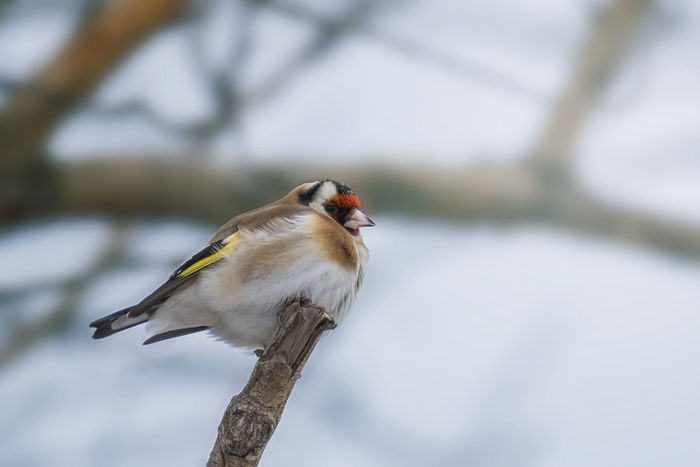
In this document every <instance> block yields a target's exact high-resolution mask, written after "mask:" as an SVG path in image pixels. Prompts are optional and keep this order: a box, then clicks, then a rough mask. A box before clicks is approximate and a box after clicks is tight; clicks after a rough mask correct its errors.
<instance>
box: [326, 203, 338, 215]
mask: <svg viewBox="0 0 700 467" xmlns="http://www.w3.org/2000/svg"><path fill="white" fill-rule="evenodd" d="M324 208H325V210H326V212H327V213H328V214H330V215H331V216H333V215H335V214H337V213H338V207H337V206H334V205H332V204H326V205H325V206H324Z"/></svg>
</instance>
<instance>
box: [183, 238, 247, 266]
mask: <svg viewBox="0 0 700 467" xmlns="http://www.w3.org/2000/svg"><path fill="white" fill-rule="evenodd" d="M241 240H242V238H241V235H240V233H239V232H236V233H235V234H233V235H231V236H229V237H227V238H226V239H225V240H224V241H223V245H224V246H223V248H221V249H219V250H217V251H215V252H214V253H212V254H210V255H209V256H207V257H205V258H202V259H200V260H199V261H197V262H196V263H194V264H192V265H190V266H189V267H188V268H187V269H185V270H184V271H182V272H181V273H179V274H178V275H177V277H186V276H189V275H190V274H194V273H195V272H197V271H199V270H200V269H202V268H205V267H207V266H209V265H210V264H212V263H215V262H217V261H219V260H220V259H221V258H223V257H224V256H227V255H228V254H229V253H231V252H233V250H234V249H235V248H236V245H238V244H239V243H240V242H241Z"/></svg>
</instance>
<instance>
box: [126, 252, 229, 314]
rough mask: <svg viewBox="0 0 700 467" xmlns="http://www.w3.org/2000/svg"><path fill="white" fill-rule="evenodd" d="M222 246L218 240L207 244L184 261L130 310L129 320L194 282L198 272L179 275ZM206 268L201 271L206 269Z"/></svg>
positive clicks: (149, 310) (152, 308)
mask: <svg viewBox="0 0 700 467" xmlns="http://www.w3.org/2000/svg"><path fill="white" fill-rule="evenodd" d="M222 245H223V240H219V241H217V242H213V243H211V244H209V245H208V246H207V247H206V248H204V249H202V250H201V251H199V252H197V253H195V254H194V255H193V256H192V257H191V258H190V259H188V260H187V261H185V262H184V263H183V264H182V265H181V266H180V267H179V268H177V269H176V270H175V272H173V273H172V274H171V275H170V277H169V278H168V280H167V281H165V282H164V283H163V284H162V285H161V286H160V287H158V288H157V289H156V290H154V291H153V292H152V293H151V294H150V295H149V296H148V297H146V298H144V299H143V300H141V301H140V302H139V303H138V304H137V305H135V306H134V307H133V308H131V310H129V314H128V315H127V316H128V317H129V318H135V317H137V316H140V315H142V314H144V313H151V312H153V311H155V309H156V308H157V307H158V306H159V305H161V304H162V303H163V302H164V301H165V300H167V299H168V297H170V296H171V295H172V294H173V293H174V292H175V291H176V290H177V289H179V288H180V287H182V286H183V285H185V284H187V283H189V282H191V281H192V280H194V279H195V278H196V277H197V274H198V273H199V271H196V272H193V273H192V274H188V275H186V276H181V275H180V274H182V272H183V271H185V270H187V268H189V267H190V266H192V265H193V264H196V263H197V262H199V261H201V260H203V259H204V258H206V257H208V256H211V255H212V254H214V253H216V252H217V251H219V250H220V249H221V247H222ZM210 266H211V265H210ZM206 267H208V266H206ZM206 267H205V268H202V269H206Z"/></svg>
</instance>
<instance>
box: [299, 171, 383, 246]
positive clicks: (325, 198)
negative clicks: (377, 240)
mask: <svg viewBox="0 0 700 467" xmlns="http://www.w3.org/2000/svg"><path fill="white" fill-rule="evenodd" d="M294 191H295V192H297V194H298V197H299V198H298V199H299V203H301V204H304V205H306V206H309V207H310V208H312V209H314V210H316V211H318V212H320V213H322V214H325V215H327V216H328V217H330V218H332V219H333V220H335V221H336V222H337V223H339V224H340V225H342V226H343V227H344V228H345V230H347V231H348V232H349V233H350V234H351V235H353V236H357V235H359V233H360V227H372V226H373V225H374V222H373V221H372V219H370V218H369V217H367V215H366V214H365V213H364V212H362V205H361V204H360V199H359V198H358V197H357V195H356V194H355V193H354V192H353V191H352V189H351V188H350V187H349V186H347V185H344V184H342V183H340V182H336V181H335V180H329V179H327V180H321V181H318V182H311V183H305V184H303V185H300V186H299V187H297V188H296V189H295V190H294Z"/></svg>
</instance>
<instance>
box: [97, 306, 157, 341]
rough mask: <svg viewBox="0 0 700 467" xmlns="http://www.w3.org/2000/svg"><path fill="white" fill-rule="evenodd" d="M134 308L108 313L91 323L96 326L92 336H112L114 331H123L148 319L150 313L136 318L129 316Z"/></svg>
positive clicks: (98, 337)
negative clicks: (127, 315)
mask: <svg viewBox="0 0 700 467" xmlns="http://www.w3.org/2000/svg"><path fill="white" fill-rule="evenodd" d="M132 308H133V307H129V308H124V309H123V310H119V311H117V312H114V313H112V314H111V315H107V316H105V317H104V318H100V319H98V320H96V321H93V322H92V323H90V327H91V328H95V332H94V333H93V334H92V338H93V339H102V338H103V337H107V336H111V335H112V334H114V333H117V332H119V331H123V330H124V329H129V328H131V327H134V326H137V325H139V324H141V323H145V322H146V321H148V318H149V315H148V314H147V313H144V314H142V315H139V316H137V317H135V318H127V317H126V314H127V313H128V312H129V310H131V309H132Z"/></svg>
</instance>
